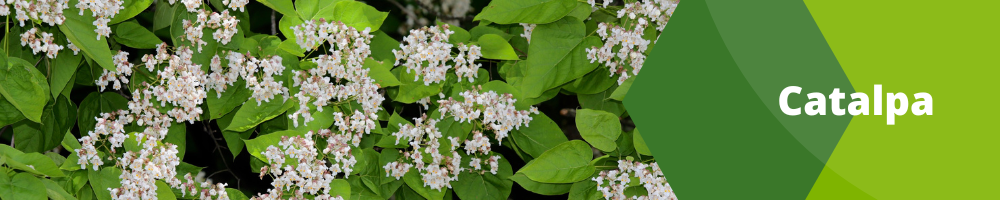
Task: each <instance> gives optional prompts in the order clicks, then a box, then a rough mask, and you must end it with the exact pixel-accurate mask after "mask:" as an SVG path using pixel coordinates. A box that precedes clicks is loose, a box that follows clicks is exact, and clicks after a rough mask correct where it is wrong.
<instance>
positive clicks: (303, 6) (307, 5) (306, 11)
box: [295, 0, 347, 199]
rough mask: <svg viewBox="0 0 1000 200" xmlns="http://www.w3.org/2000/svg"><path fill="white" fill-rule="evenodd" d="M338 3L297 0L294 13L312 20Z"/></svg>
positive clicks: (318, 0)
mask: <svg viewBox="0 0 1000 200" xmlns="http://www.w3.org/2000/svg"><path fill="white" fill-rule="evenodd" d="M339 1H340V0H298V1H295V11H296V13H298V14H299V17H301V18H302V19H312V18H313V16H314V15H315V14H316V12H317V11H319V10H320V9H322V8H325V7H327V6H332V5H334V4H336V3H337V2H339ZM344 199H347V198H344Z"/></svg>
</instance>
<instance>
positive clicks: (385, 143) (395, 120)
mask: <svg viewBox="0 0 1000 200" xmlns="http://www.w3.org/2000/svg"><path fill="white" fill-rule="evenodd" d="M402 125H411V126H412V125H413V123H412V122H410V121H407V120H406V119H403V118H402V117H400V116H399V114H396V113H395V112H393V113H392V116H390V117H389V127H387V130H386V134H385V136H384V137H382V140H380V141H378V143H376V144H375V146H379V147H383V148H405V147H409V146H410V145H409V144H408V143H406V140H399V142H398V144H397V142H396V141H397V139H396V136H393V135H392V133H395V132H399V127H401V126H402Z"/></svg>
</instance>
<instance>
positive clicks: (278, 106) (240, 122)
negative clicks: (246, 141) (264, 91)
mask: <svg viewBox="0 0 1000 200" xmlns="http://www.w3.org/2000/svg"><path fill="white" fill-rule="evenodd" d="M294 105H296V104H295V102H294V100H291V99H290V101H285V102H282V98H280V97H276V98H274V99H271V101H270V102H263V101H262V102H261V103H260V105H257V104H256V102H254V101H252V100H251V101H247V102H246V103H244V104H243V106H242V107H240V110H238V111H236V116H234V117H233V122H232V123H231V124H229V126H227V127H226V130H229V131H236V132H243V131H246V130H249V129H251V128H253V127H256V126H257V125H258V124H260V123H263V122H264V121H267V120H270V119H273V118H274V117H277V116H278V115H281V114H282V113H284V112H285V111H286V110H288V109H289V108H292V106H294Z"/></svg>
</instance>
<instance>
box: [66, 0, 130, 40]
mask: <svg viewBox="0 0 1000 200" xmlns="http://www.w3.org/2000/svg"><path fill="white" fill-rule="evenodd" d="M124 3H125V1H123V0H91V1H79V2H78V3H76V8H79V9H80V15H83V11H85V10H90V11H91V12H92V13H93V16H94V17H95V18H97V19H96V20H94V26H97V29H94V32H97V40H101V37H102V36H103V37H110V35H111V28H110V27H108V23H109V22H111V19H112V18H115V15H118V12H119V11H121V10H122V9H125V6H123V4H124Z"/></svg>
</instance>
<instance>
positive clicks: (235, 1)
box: [222, 0, 250, 12]
mask: <svg viewBox="0 0 1000 200" xmlns="http://www.w3.org/2000/svg"><path fill="white" fill-rule="evenodd" d="M248 3H250V0H222V4H223V5H226V6H229V9H233V10H234V11H235V10H239V11H240V12H246V7H247V4H248Z"/></svg>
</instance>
